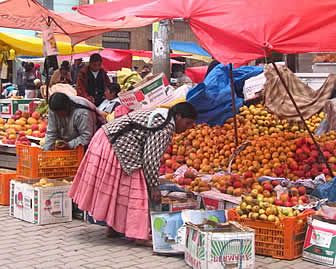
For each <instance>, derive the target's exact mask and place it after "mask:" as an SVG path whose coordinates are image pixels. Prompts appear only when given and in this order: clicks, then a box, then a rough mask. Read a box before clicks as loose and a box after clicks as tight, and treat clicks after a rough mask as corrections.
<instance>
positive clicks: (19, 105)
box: [0, 99, 34, 118]
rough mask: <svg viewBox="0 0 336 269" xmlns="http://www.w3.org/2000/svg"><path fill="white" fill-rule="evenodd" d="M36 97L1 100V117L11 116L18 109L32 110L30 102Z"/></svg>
mask: <svg viewBox="0 0 336 269" xmlns="http://www.w3.org/2000/svg"><path fill="white" fill-rule="evenodd" d="M33 101H34V99H2V100H0V117H2V118H10V117H11V116H12V115H14V114H15V112H16V111H17V110H21V111H22V112H30V106H29V104H30V103H31V102H33Z"/></svg>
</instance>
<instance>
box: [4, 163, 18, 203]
mask: <svg viewBox="0 0 336 269" xmlns="http://www.w3.org/2000/svg"><path fill="white" fill-rule="evenodd" d="M15 177H16V172H15V171H13V170H7V169H0V205H9V189H10V181H11V180H12V179H14V178H15Z"/></svg>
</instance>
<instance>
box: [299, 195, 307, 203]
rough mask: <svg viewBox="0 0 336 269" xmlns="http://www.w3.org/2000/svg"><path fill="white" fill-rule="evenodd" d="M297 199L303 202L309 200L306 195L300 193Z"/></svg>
mask: <svg viewBox="0 0 336 269" xmlns="http://www.w3.org/2000/svg"><path fill="white" fill-rule="evenodd" d="M299 200H301V201H302V202H303V203H305V204H306V203H308V202H309V199H308V197H307V196H305V195H301V196H300V197H299Z"/></svg>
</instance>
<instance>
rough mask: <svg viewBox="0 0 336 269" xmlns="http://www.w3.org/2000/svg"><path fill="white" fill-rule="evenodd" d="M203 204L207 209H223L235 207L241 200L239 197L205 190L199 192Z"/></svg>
mask: <svg viewBox="0 0 336 269" xmlns="http://www.w3.org/2000/svg"><path fill="white" fill-rule="evenodd" d="M200 196H201V197H202V203H203V206H204V207H205V208H206V209H208V210H217V209H218V210H223V209H231V208H235V207H237V206H238V205H239V204H240V202H241V197H236V196H232V195H229V194H225V193H221V192H217V191H205V192H202V193H201V194H200Z"/></svg>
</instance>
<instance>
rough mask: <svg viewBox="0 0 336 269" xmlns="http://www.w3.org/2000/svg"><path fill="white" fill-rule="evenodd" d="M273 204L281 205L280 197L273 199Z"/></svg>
mask: <svg viewBox="0 0 336 269" xmlns="http://www.w3.org/2000/svg"><path fill="white" fill-rule="evenodd" d="M274 204H275V205H277V206H283V201H281V200H280V199H276V200H275V201H274Z"/></svg>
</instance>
